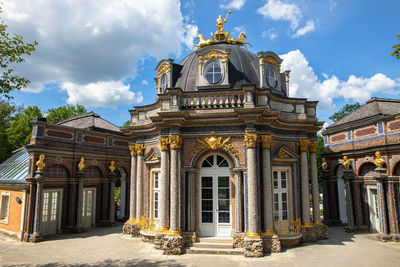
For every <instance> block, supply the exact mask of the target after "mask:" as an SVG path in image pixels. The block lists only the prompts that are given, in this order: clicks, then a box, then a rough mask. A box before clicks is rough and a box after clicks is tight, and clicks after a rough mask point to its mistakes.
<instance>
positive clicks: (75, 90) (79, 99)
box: [61, 81, 143, 107]
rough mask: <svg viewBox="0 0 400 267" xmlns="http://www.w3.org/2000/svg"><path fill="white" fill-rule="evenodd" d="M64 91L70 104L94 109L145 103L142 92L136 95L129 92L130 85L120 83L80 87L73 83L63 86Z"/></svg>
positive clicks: (93, 84) (63, 84) (98, 83)
mask: <svg viewBox="0 0 400 267" xmlns="http://www.w3.org/2000/svg"><path fill="white" fill-rule="evenodd" d="M61 88H62V90H65V91H67V93H68V99H67V103H68V104H77V103H79V104H82V105H85V106H94V107H99V106H100V107H116V106H117V105H118V104H131V103H133V102H137V103H140V102H141V101H143V96H142V94H141V92H139V93H138V95H135V93H134V92H132V91H130V90H129V85H124V84H123V83H121V82H119V81H110V82H97V83H89V84H85V85H80V84H76V83H72V82H65V83H62V84H61Z"/></svg>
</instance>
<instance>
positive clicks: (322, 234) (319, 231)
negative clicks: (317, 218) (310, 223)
mask: <svg viewBox="0 0 400 267" xmlns="http://www.w3.org/2000/svg"><path fill="white" fill-rule="evenodd" d="M314 230H315V235H316V238H317V240H321V239H328V227H327V226H326V225H325V224H322V223H321V224H315V225H314Z"/></svg>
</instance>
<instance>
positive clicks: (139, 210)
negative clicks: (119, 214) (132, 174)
mask: <svg viewBox="0 0 400 267" xmlns="http://www.w3.org/2000/svg"><path fill="white" fill-rule="evenodd" d="M135 147H136V154H137V165H136V170H137V172H136V219H137V220H140V219H141V218H142V215H143V167H144V166H143V165H144V162H143V154H144V148H145V146H144V144H136V146H135Z"/></svg>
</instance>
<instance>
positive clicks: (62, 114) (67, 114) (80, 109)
mask: <svg viewBox="0 0 400 267" xmlns="http://www.w3.org/2000/svg"><path fill="white" fill-rule="evenodd" d="M85 113H87V110H86V108H85V107H84V106H82V105H79V104H76V106H74V105H65V106H61V107H58V108H51V109H49V110H48V111H47V122H48V123H53V124H55V123H58V122H60V121H63V120H66V119H69V118H73V117H75V116H78V115H82V114H85Z"/></svg>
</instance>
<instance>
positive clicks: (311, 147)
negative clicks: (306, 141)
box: [310, 141, 318, 153]
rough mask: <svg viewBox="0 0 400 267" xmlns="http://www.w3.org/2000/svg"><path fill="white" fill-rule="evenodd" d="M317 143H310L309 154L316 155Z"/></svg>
mask: <svg viewBox="0 0 400 267" xmlns="http://www.w3.org/2000/svg"><path fill="white" fill-rule="evenodd" d="M317 144H318V142H317V141H310V152H311V153H316V152H317Z"/></svg>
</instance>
